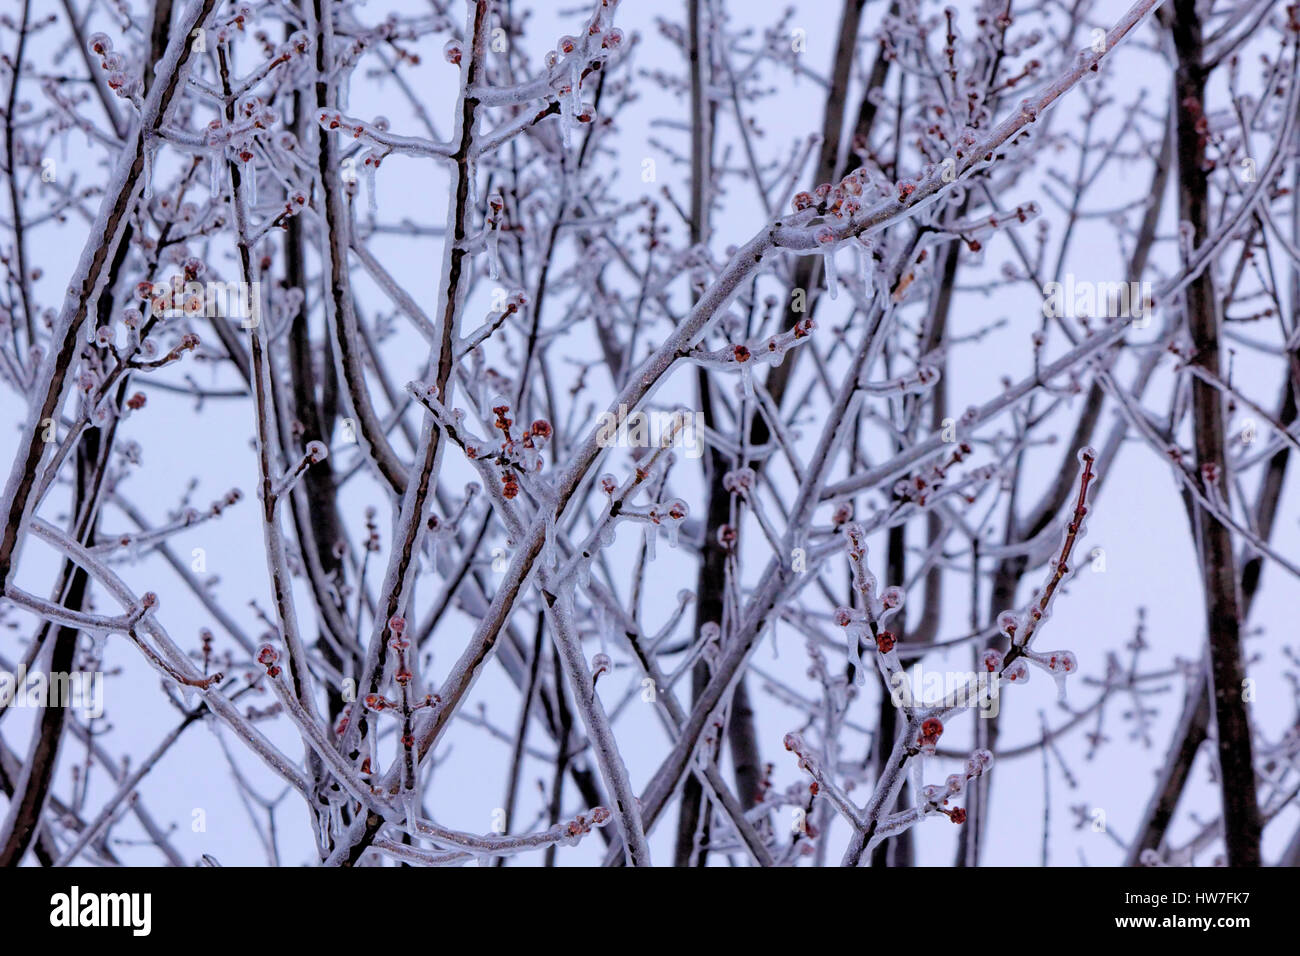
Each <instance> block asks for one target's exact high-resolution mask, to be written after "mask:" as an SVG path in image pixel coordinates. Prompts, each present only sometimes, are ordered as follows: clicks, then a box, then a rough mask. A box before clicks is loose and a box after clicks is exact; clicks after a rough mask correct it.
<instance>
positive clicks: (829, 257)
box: [822, 247, 840, 299]
mask: <svg viewBox="0 0 1300 956" xmlns="http://www.w3.org/2000/svg"><path fill="white" fill-rule="evenodd" d="M822 266H823V268H824V270H825V272H826V291H827V292H828V293H830V297H831V298H832V299H833V298H835V296H836V295H837V294H838V292H839V289H838V288H836V287H837V286H838V285H839V284H840V283H839V277H838V276H836V274H835V250H834V249H833V248H829V247H828V248H827V249H826V250H824V251H823V252H822Z"/></svg>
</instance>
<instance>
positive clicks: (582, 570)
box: [578, 558, 594, 591]
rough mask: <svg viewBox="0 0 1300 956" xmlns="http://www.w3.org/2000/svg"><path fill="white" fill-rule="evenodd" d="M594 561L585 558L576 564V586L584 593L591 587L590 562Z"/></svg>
mask: <svg viewBox="0 0 1300 956" xmlns="http://www.w3.org/2000/svg"><path fill="white" fill-rule="evenodd" d="M593 560H594V559H592V558H586V559H585V560H582V561H579V562H578V584H580V585H581V586H582V589H583V590H584V591H585V590H587V589H589V588H590V587H591V562H592V561H593Z"/></svg>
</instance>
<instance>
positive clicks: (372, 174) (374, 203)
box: [366, 163, 379, 219]
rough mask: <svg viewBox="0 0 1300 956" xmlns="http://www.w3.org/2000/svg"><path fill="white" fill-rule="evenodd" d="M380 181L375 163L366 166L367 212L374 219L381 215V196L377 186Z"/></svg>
mask: <svg viewBox="0 0 1300 956" xmlns="http://www.w3.org/2000/svg"><path fill="white" fill-rule="evenodd" d="M378 181H379V170H378V168H377V167H376V166H375V165H374V164H373V163H367V164H366V212H367V213H369V215H370V218H371V219H374V218H375V217H376V216H378V215H379V194H378V193H376V192H375V184H376V183H377V182H378Z"/></svg>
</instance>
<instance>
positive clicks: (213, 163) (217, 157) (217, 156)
mask: <svg viewBox="0 0 1300 956" xmlns="http://www.w3.org/2000/svg"><path fill="white" fill-rule="evenodd" d="M221 160H222V156H221V152H220V151H219V150H214V151H213V153H212V155H210V156H209V157H208V170H209V175H210V176H211V182H210V183H209V184H208V191H209V192H210V193H212V199H213V201H214V202H215V201H216V200H218V199H219V198H220V196H221Z"/></svg>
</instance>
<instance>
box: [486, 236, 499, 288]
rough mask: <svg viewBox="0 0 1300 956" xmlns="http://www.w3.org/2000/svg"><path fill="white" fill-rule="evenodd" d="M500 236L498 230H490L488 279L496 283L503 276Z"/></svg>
mask: <svg viewBox="0 0 1300 956" xmlns="http://www.w3.org/2000/svg"><path fill="white" fill-rule="evenodd" d="M499 244H500V235H499V231H498V230H497V229H491V228H490V229H488V234H487V253H488V277H489V278H491V279H492V280H493V281H496V280H497V279H498V278H500V276H501V255H500V251H499Z"/></svg>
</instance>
